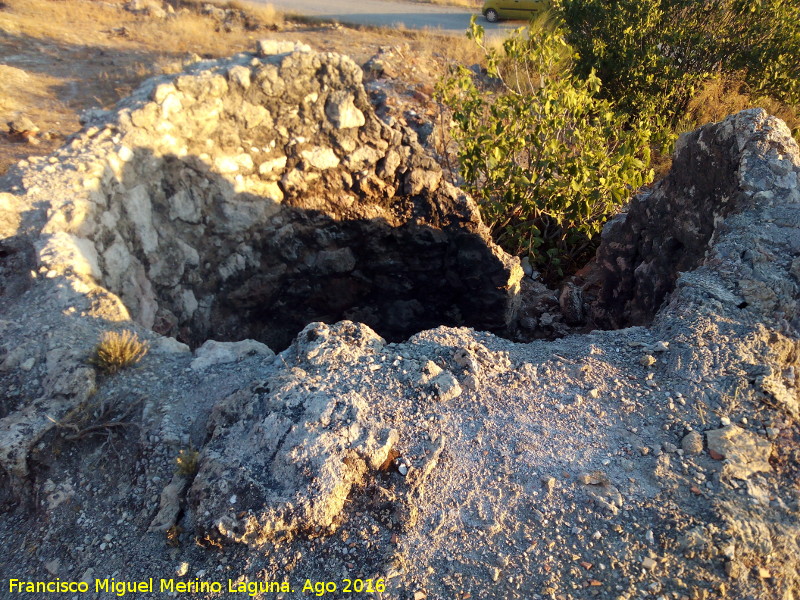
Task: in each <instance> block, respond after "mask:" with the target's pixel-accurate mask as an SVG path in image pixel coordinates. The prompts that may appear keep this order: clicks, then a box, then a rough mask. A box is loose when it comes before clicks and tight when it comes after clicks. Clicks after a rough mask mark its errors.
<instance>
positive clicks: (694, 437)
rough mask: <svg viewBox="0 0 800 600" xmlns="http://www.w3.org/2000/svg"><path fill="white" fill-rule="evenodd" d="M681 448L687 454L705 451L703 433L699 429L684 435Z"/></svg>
mask: <svg viewBox="0 0 800 600" xmlns="http://www.w3.org/2000/svg"><path fill="white" fill-rule="evenodd" d="M681 448H682V449H683V451H684V452H685V453H686V454H690V455H691V454H700V453H701V452H702V451H703V435H702V434H701V433H700V432H698V431H690V432H689V433H687V434H686V435H685V436H683V439H682V440H681Z"/></svg>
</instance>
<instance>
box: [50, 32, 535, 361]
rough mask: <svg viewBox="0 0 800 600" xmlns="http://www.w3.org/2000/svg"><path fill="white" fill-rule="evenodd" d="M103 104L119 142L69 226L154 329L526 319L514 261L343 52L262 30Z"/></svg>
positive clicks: (242, 331)
mask: <svg viewBox="0 0 800 600" xmlns="http://www.w3.org/2000/svg"><path fill="white" fill-rule="evenodd" d="M92 118H93V119H94V120H95V122H96V127H94V128H91V129H89V134H90V135H91V136H93V137H92V141H91V142H90V144H92V145H93V146H94V148H97V147H101V146H103V145H104V144H105V145H107V144H108V143H109V141H110V142H112V143H113V146H112V148H113V149H112V151H111V152H110V153H108V154H107V155H106V156H105V160H104V161H102V162H103V168H102V171H101V172H98V170H97V169H93V166H95V165H96V164H97V162H98V161H97V159H96V158H95V157H94V156H93V155H92V154H91V153H89V152H87V151H86V150H84V151H83V153H82V154H83V156H84V157H87V158H89V159H90V160H93V161H94V163H90V164H88V165H87V168H86V170H88V171H89V172H90V173H92V172H94V174H95V175H97V177H96V178H95V179H93V178H92V177H87V179H86V180H85V181H84V186H85V187H86V188H88V189H89V194H88V196H89V197H88V199H87V200H86V201H84V202H83V203H81V205H80V206H79V207H75V209H74V210H73V211H72V216H73V219H74V224H73V225H72V227H70V226H69V224H68V226H67V230H68V231H69V230H71V231H70V234H69V236H67V239H64V238H65V236H64V234H57V236H60V237H61V238H62V239H61V240H60V242H64V243H69V244H73V245H75V246H77V247H78V248H79V250H80V254H82V255H83V256H84V257H86V258H87V261H88V263H89V267H88V268H89V271H90V274H92V275H93V276H95V278H96V279H97V280H99V281H100V283H101V284H102V285H103V286H104V287H106V288H108V289H109V290H110V291H112V292H114V293H116V294H118V295H119V296H120V298H121V299H122V300H123V302H124V303H125V305H126V306H127V307H128V309H129V310H130V312H131V316H132V317H133V318H134V319H135V320H136V321H138V322H139V323H141V324H142V325H144V326H146V327H148V328H152V329H153V330H154V331H156V332H157V333H160V334H162V335H167V336H173V337H177V338H178V339H179V340H181V341H184V342H187V343H189V344H190V345H192V346H196V345H199V344H201V343H202V342H203V341H204V340H206V339H210V338H211V339H216V340H223V341H229V340H239V339H245V338H254V339H258V340H260V341H262V342H264V343H266V344H268V345H269V346H270V347H271V348H273V349H274V350H282V349H283V348H285V347H286V346H288V344H289V343H290V342H291V340H292V339H293V337H294V336H295V335H296V333H297V332H299V331H300V330H301V329H302V328H303V327H304V326H305V325H306V324H307V323H309V322H311V321H325V322H329V323H332V322H336V321H339V320H342V319H350V320H354V321H360V322H363V323H365V324H367V325H369V326H370V327H372V328H374V329H375V330H376V331H377V332H378V333H379V334H380V335H382V336H384V337H386V338H387V339H389V340H399V339H403V338H407V337H408V336H410V335H411V334H413V333H415V332H416V331H419V330H422V329H427V328H431V327H435V326H437V325H441V324H445V325H467V326H471V327H475V328H478V329H484V330H490V331H494V332H497V333H504V332H505V331H506V329H507V328H508V326H509V325H510V324H511V323H513V321H514V317H515V312H516V310H517V303H518V297H519V296H518V290H519V280H520V278H521V276H522V271H521V269H520V267H519V266H518V262H517V261H516V259H514V258H512V257H509V256H507V255H506V254H505V253H503V252H502V250H500V249H499V248H498V247H496V246H495V245H494V244H493V243H492V242H491V240H490V238H489V234H488V231H487V229H486V228H485V227H484V226H483V224H482V223H481V221H480V218H479V216H478V213H477V210H476V207H475V205H474V203H473V201H472V200H471V199H469V198H468V197H467V196H465V195H464V194H463V193H461V192H460V191H459V190H457V189H456V188H454V187H452V186H451V185H449V184H448V183H446V182H445V181H443V179H442V173H441V170H440V168H439V167H438V165H437V164H436V163H435V162H434V161H433V160H432V159H431V158H430V157H429V156H428V155H427V154H426V153H425V152H424V150H423V149H422V147H421V146H419V144H418V142H417V139H416V135H415V134H414V133H413V132H412V131H411V130H410V129H408V128H407V127H405V126H403V125H401V124H398V123H396V122H394V121H392V120H389V122H388V123H387V122H384V121H381V120H380V119H378V117H376V116H375V112H374V110H373V108H372V106H371V105H370V103H369V100H368V97H367V94H366V93H365V91H364V88H363V86H362V84H361V70H360V69H359V68H358V67H357V66H356V65H355V64H354V63H352V61H350V59H348V58H346V57H340V56H338V55H332V54H327V55H322V54H316V53H313V52H311V51H310V50H309V49H308V48H305V47H302V46H296V45H294V44H283V43H274V42H267V43H262V44H261V47H260V52H259V54H258V56H257V55H253V54H242V55H238V56H237V57H234V58H233V59H231V60H228V61H216V62H205V63H199V64H198V65H197V66H196V67H194V68H193V69H190V71H189V72H187V73H184V74H181V75H178V76H175V77H163V78H161V79H158V80H152V81H150V82H149V83H148V84H146V85H145V86H144V87H143V88H142V89H140V90H139V91H138V92H137V93H136V94H134V96H132V98H131V99H129V100H128V101H126V102H125V103H123V104H121V105H120V107H119V108H118V110H117V111H116V112H115V113H112V114H100V115H93V116H92ZM77 143H78V142H76V144H77ZM73 203H75V204H77V203H78V201H73ZM76 213H80V216H76ZM57 236H54V237H57ZM87 242H88V243H87ZM51 243H55V242H53V241H52V240H51ZM43 254H44V255H45V256H46V255H47V254H48V253H47V252H46V249H45V252H44V253H43ZM53 254H57V253H53Z"/></svg>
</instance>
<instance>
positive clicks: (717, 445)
mask: <svg viewBox="0 0 800 600" xmlns="http://www.w3.org/2000/svg"><path fill="white" fill-rule="evenodd" d="M706 440H707V442H708V449H709V451H710V452H714V453H716V454H717V455H718V456H721V457H722V458H723V459H726V462H725V465H724V467H723V473H724V474H725V475H727V476H729V477H735V478H737V479H747V478H748V477H749V476H750V475H752V474H753V473H758V472H769V471H771V470H772V467H771V466H770V464H769V457H770V454H772V444H771V443H770V442H769V441H768V440H765V439H764V438H762V437H760V436H758V435H756V434H754V433H750V432H749V431H746V430H744V429H742V428H741V427H738V426H737V425H728V426H727V427H723V428H721V429H714V430H711V431H707V432H706Z"/></svg>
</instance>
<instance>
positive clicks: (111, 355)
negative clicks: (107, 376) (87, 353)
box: [91, 329, 150, 373]
mask: <svg viewBox="0 0 800 600" xmlns="http://www.w3.org/2000/svg"><path fill="white" fill-rule="evenodd" d="M149 347H150V346H149V344H148V343H147V342H143V341H142V340H140V339H139V336H138V335H136V334H135V333H134V332H132V331H129V330H127V329H126V330H125V331H122V332H117V331H106V332H105V333H103V335H102V337H101V338H100V343H99V344H97V347H95V349H94V356H92V358H91V362H92V364H94V365H96V366H97V367H98V368H99V369H100V370H101V371H103V372H104V373H116V372H117V371H120V370H122V369H124V368H126V367H130V366H132V365H135V364H136V363H137V362H139V361H140V360H142V358H144V356H145V355H146V354H147V351H148V350H149Z"/></svg>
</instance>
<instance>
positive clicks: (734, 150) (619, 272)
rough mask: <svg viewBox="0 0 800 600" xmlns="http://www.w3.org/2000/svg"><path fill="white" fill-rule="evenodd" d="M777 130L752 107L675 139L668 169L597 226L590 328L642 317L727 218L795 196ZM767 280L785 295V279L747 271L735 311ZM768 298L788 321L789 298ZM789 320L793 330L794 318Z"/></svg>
mask: <svg viewBox="0 0 800 600" xmlns="http://www.w3.org/2000/svg"><path fill="white" fill-rule="evenodd" d="M786 132H787V129H786V127H785V125H783V123H781V122H780V121H777V120H776V119H773V118H769V117H768V116H767V114H766V113H765V112H764V111H763V110H760V109H753V110H750V111H744V112H742V113H739V114H738V115H736V116H733V117H730V118H728V119H726V120H725V121H724V122H723V123H712V124H709V125H706V126H704V127H701V128H700V129H697V130H695V131H693V132H690V133H687V134H684V135H683V136H682V137H681V139H680V140H679V143H678V148H677V150H676V152H675V156H674V162H673V167H672V169H671V171H670V172H669V174H668V176H667V177H666V178H665V179H663V180H662V181H660V182H659V183H657V184H656V185H655V186H654V188H653V189H652V190H650V191H647V192H646V193H643V194H640V195H638V196H636V197H634V198H633V200H632V201H631V204H630V207H629V209H628V211H627V212H626V213H624V214H622V215H620V216H619V217H617V218H616V219H614V220H612V221H610V222H609V223H608V224H607V225H606V226H605V228H604V230H603V234H602V243H601V245H600V248H599V249H598V252H597V258H596V261H597V264H596V266H595V270H594V273H593V274H592V283H591V284H590V286H591V285H594V286H596V289H597V290H598V291H597V300H596V302H595V303H594V305H593V307H592V318H593V320H594V322H595V324H596V325H598V326H600V327H603V328H607V329H614V328H620V327H627V326H630V325H647V324H649V323H650V322H651V321H652V319H653V318H654V317H655V315H656V313H657V311H658V310H659V308H660V307H661V306H662V304H663V303H664V301H665V299H667V298H668V296H669V294H670V293H671V292H672V291H673V290H674V289H675V285H676V281H677V279H678V277H679V275H680V274H681V273H685V272H689V271H692V270H694V269H695V268H697V267H699V266H700V265H701V264H703V263H704V262H705V261H706V259H707V257H708V253H709V249H710V247H711V246H712V245H713V243H714V240H715V238H716V237H718V236H719V235H720V233H722V230H721V229H720V227H722V228H723V229H724V228H725V227H726V226H725V225H724V220H725V218H726V217H727V216H728V215H730V214H732V213H738V212H742V211H744V210H746V209H749V208H753V207H755V206H758V205H767V204H768V203H772V202H776V201H777V202H781V201H783V202H788V204H789V205H791V204H792V203H797V202H800V191H798V173H797V168H796V167H795V166H794V165H793V163H792V155H793V154H794V153H795V152H796V147H792V144H793V140H792V138H791V135H787V133H786ZM773 226H774V225H773ZM787 250H788V251H789V254H788V255H787V256H785V257H775V258H776V260H783V261H785V260H787V259H789V256H796V255H797V252H798V251H800V244H797V245H795V246H794V247H791V248H787ZM790 262H791V261H790ZM720 266H721V268H724V267H723V266H722V264H721V262H720ZM773 285H780V286H782V287H783V288H784V290H783V291H784V292H785V294H784V295H783V296H784V297H789V298H791V296H792V290H791V289H788V288H786V286H787V285H791V284H790V283H789V282H785V281H784V282H778V281H767V280H764V278H763V277H761V276H759V274H758V272H757V271H756V272H754V273H753V277H748V278H746V279H742V280H740V281H739V282H738V288H739V289H737V290H732V291H734V292H735V293H738V294H740V296H741V297H740V300H739V304H740V308H743V309H744V308H746V307H747V306H748V305H749V304H750V303H752V302H760V301H763V300H765V299H767V298H766V296H769V288H770V287H771V286H773ZM775 299H777V296H775ZM774 304H775V306H774V307H773V309H774V310H777V311H778V312H780V313H781V314H782V317H783V318H785V319H787V320H788V321H790V322H791V321H793V320H796V319H797V306H796V304H794V303H792V304H791V305H786V304H785V303H780V302H775V303H774ZM779 304H780V306H779ZM795 327H796V328H798V329H800V322H795Z"/></svg>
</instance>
